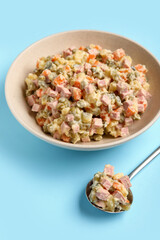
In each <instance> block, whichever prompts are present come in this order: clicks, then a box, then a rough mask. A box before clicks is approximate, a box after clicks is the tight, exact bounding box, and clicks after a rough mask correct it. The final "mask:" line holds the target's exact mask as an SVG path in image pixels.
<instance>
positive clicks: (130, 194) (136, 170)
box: [86, 147, 160, 213]
mask: <svg viewBox="0 0 160 240" xmlns="http://www.w3.org/2000/svg"><path fill="white" fill-rule="evenodd" d="M158 154H160V147H158V148H157V149H156V150H155V151H154V152H153V153H151V155H149V157H147V158H146V159H145V160H144V161H143V162H142V163H141V164H139V165H138V167H136V168H135V169H134V170H133V171H132V172H131V173H130V174H129V175H128V177H129V179H130V180H131V179H132V178H133V177H134V176H135V175H137V173H139V172H140V171H141V170H142V169H143V168H144V167H145V166H146V165H147V164H148V163H150V162H151V161H152V160H153V159H154V158H155V157H156V156H157V155H158ZM92 183H93V179H92V180H91V181H90V182H89V183H88V184H87V187H86V197H87V199H88V201H89V202H90V203H91V204H92V206H94V207H96V208H98V209H99V210H101V211H103V212H107V213H121V212H124V211H123V210H121V211H117V212H110V211H107V210H103V209H102V208H101V207H98V206H96V205H95V204H94V203H92V202H91V201H90V199H89V194H90V192H91V190H92V188H91V186H92ZM127 198H128V200H129V201H130V203H131V204H132V202H133V194H132V191H131V190H130V189H129V191H128V196H127Z"/></svg>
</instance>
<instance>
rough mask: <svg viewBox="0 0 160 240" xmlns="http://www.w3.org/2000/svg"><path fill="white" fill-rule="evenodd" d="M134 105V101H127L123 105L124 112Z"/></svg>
mask: <svg viewBox="0 0 160 240" xmlns="http://www.w3.org/2000/svg"><path fill="white" fill-rule="evenodd" d="M132 105H133V101H131V100H127V101H125V102H124V103H123V107H124V110H125V111H126V110H127V109H128V107H130V106H132Z"/></svg>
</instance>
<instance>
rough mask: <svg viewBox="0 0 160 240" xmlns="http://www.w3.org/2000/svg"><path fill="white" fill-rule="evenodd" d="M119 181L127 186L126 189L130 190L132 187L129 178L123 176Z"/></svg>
mask: <svg viewBox="0 0 160 240" xmlns="http://www.w3.org/2000/svg"><path fill="white" fill-rule="evenodd" d="M119 181H120V182H121V183H122V184H123V185H124V186H125V188H126V189H128V188H130V187H131V186H132V184H131V182H130V179H129V177H128V176H127V175H126V176H123V177H121V178H120V179H119Z"/></svg>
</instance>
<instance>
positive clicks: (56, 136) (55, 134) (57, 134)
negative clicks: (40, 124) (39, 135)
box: [53, 131, 61, 140]
mask: <svg viewBox="0 0 160 240" xmlns="http://www.w3.org/2000/svg"><path fill="white" fill-rule="evenodd" d="M53 138H55V139H58V140H60V138H61V135H60V134H59V132H58V131H56V132H55V133H54V135H53Z"/></svg>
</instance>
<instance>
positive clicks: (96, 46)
mask: <svg viewBox="0 0 160 240" xmlns="http://www.w3.org/2000/svg"><path fill="white" fill-rule="evenodd" d="M94 48H95V49H97V50H102V48H101V46H99V45H95V47H94Z"/></svg>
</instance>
